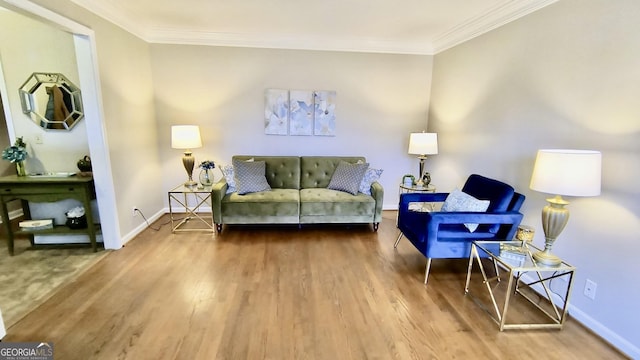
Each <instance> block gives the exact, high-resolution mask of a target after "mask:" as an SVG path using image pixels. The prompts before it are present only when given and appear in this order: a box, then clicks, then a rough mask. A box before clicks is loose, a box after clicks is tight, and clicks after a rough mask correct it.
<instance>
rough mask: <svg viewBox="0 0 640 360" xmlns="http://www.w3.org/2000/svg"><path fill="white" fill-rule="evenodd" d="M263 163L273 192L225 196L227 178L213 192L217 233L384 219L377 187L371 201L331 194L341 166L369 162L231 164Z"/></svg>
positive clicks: (276, 159)
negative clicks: (236, 227) (231, 228)
mask: <svg viewBox="0 0 640 360" xmlns="http://www.w3.org/2000/svg"><path fill="white" fill-rule="evenodd" d="M236 159H237V160H249V159H254V160H255V161H264V162H265V165H266V166H265V167H266V174H265V177H266V179H267V182H268V183H269V185H270V186H271V190H270V191H261V192H255V193H249V194H244V195H239V194H238V193H236V192H232V193H227V192H228V191H227V187H228V184H227V181H226V179H225V178H224V177H223V178H222V179H221V180H220V181H219V182H217V183H215V184H214V185H213V187H212V208H213V219H214V222H215V223H216V228H217V230H218V232H220V231H222V226H223V225H224V224H336V223H345V224H353V223H371V224H372V225H373V229H374V231H377V230H378V225H379V224H380V220H381V219H382V199H383V195H384V190H383V188H382V185H380V183H378V182H373V183H372V185H371V195H366V194H363V193H358V194H357V195H352V194H350V193H347V192H342V191H337V190H331V189H327V186H328V185H329V182H330V181H331V176H332V175H333V173H334V171H335V169H336V167H337V166H338V164H339V163H340V161H341V160H344V161H346V162H349V163H356V162H357V161H359V160H360V161H363V162H366V159H365V158H364V157H339V156H245V155H242V156H241V155H236V156H234V157H233V160H236Z"/></svg>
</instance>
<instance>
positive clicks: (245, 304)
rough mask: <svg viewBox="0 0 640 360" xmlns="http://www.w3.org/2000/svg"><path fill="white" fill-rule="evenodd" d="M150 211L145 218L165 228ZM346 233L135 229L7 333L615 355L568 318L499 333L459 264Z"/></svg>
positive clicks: (445, 354) (326, 352)
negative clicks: (467, 288)
mask: <svg viewBox="0 0 640 360" xmlns="http://www.w3.org/2000/svg"><path fill="white" fill-rule="evenodd" d="M166 221H167V217H166V216H165V217H164V218H162V219H160V220H159V221H158V222H156V224H154V226H158V224H159V223H161V222H166ZM396 235H397V229H396V228H395V212H385V219H384V221H383V222H382V224H381V226H380V230H379V231H378V232H377V233H374V232H373V231H372V230H371V227H370V226H353V227H319V226H318V227H304V228H303V229H301V230H299V229H298V228H297V227H285V228H283V227H267V228H238V227H232V228H226V229H225V232H223V233H222V234H221V235H216V236H214V237H212V236H211V235H207V234H197V233H184V234H175V235H174V234H171V232H170V229H169V226H167V225H165V226H163V227H162V228H161V229H160V231H158V232H156V231H153V230H151V229H147V230H145V231H144V232H143V233H142V234H141V235H139V236H138V237H137V238H136V239H134V240H132V241H131V242H129V243H128V244H127V245H126V247H125V248H123V249H122V250H119V251H115V252H112V253H110V254H109V255H108V256H106V257H105V258H104V259H103V260H101V261H100V262H99V263H98V264H96V265H95V266H93V267H92V268H91V269H90V270H89V271H88V272H86V273H85V274H84V275H82V276H80V277H79V278H78V279H76V280H75V281H73V282H72V283H70V284H68V285H67V286H65V287H63V288H62V289H61V290H60V291H59V292H58V293H56V294H55V295H54V296H53V297H51V298H50V299H49V300H48V301H47V302H45V303H44V304H43V305H41V306H40V307H38V308H37V309H35V310H34V311H33V312H31V313H30V314H29V315H28V316H26V317H25V318H24V319H23V320H21V321H20V322H18V323H17V324H16V325H14V326H13V327H11V328H10V329H9V331H8V335H7V337H6V338H5V341H51V342H53V343H54V349H55V355H56V359H453V358H456V359H534V358H535V359H616V358H624V357H623V356H622V355H621V354H619V353H618V352H616V351H615V350H614V349H612V348H611V347H609V346H608V345H607V344H606V343H605V342H603V341H602V340H600V339H599V338H598V337H596V336H595V335H593V334H592V333H590V332H589V331H588V330H586V329H585V328H583V327H582V326H580V325H579V324H578V323H577V322H575V321H574V320H572V319H569V320H568V321H567V323H566V324H565V328H564V329H563V330H562V331H557V330H533V331H509V332H499V331H498V328H497V325H496V324H495V323H494V322H493V320H491V319H490V317H489V316H488V315H487V313H485V312H484V311H483V310H482V309H481V308H480V307H479V306H478V305H477V304H476V303H475V302H474V301H473V300H471V299H470V298H469V297H468V296H465V295H464V291H463V288H464V280H465V275H466V266H467V262H466V260H440V261H438V260H434V263H433V270H432V275H431V278H430V282H429V286H428V287H425V286H424V285H423V284H422V280H423V271H424V265H425V259H424V257H423V256H421V255H420V254H419V253H418V252H417V251H416V250H415V249H414V248H413V247H412V246H411V244H410V243H409V242H408V241H406V240H404V241H402V242H401V243H400V245H399V246H398V249H397V250H395V249H394V248H393V243H394V241H395V238H396Z"/></svg>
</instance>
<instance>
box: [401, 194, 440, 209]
mask: <svg viewBox="0 0 640 360" xmlns="http://www.w3.org/2000/svg"><path fill="white" fill-rule="evenodd" d="M447 196H449V193H404V194H400V208H407V207H408V206H409V203H410V202H443V201H445V200H446V199H447Z"/></svg>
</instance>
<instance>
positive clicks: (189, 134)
mask: <svg viewBox="0 0 640 360" xmlns="http://www.w3.org/2000/svg"><path fill="white" fill-rule="evenodd" d="M171 147H172V148H174V149H195V148H199V147H202V138H201V137H200V127H199V126H197V125H173V126H171Z"/></svg>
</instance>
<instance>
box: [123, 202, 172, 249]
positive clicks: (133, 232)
mask: <svg viewBox="0 0 640 360" xmlns="http://www.w3.org/2000/svg"><path fill="white" fill-rule="evenodd" d="M167 211H168V210H167V209H161V210H159V211H158V212H157V213H155V214H153V215H152V216H151V217H148V218H147V221H146V222H145V221H143V222H142V223H141V224H140V225H138V226H136V227H135V228H133V230H131V231H129V232H128V233H127V234H125V235H124V236H122V245H124V244H126V243H128V242H129V241H131V240H132V239H133V238H135V237H136V236H138V234H140V233H141V232H142V231H144V230H145V229H146V228H147V227H148V226H149V224H153V222H154V221H156V220H158V219H159V218H160V217H161V216H162V215H164V214H165V213H166V212H167ZM147 222H149V224H147Z"/></svg>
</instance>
